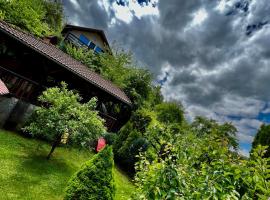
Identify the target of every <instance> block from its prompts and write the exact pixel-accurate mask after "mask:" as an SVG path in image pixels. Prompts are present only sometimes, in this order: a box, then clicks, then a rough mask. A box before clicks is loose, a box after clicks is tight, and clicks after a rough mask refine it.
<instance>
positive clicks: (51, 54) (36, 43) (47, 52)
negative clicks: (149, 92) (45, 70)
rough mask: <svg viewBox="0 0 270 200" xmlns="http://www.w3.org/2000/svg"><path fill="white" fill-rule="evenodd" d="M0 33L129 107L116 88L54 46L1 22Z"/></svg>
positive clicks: (124, 97) (120, 91)
mask: <svg viewBox="0 0 270 200" xmlns="http://www.w3.org/2000/svg"><path fill="white" fill-rule="evenodd" d="M0 32H3V33H5V34H7V35H9V36H10V37H12V38H14V39H16V40H17V41H19V42H20V43H22V44H24V45H26V46H28V47H30V48H31V49H33V50H34V51H36V52H38V53H39V54H41V55H43V56H45V57H47V58H48V59H50V60H52V61H53V62H55V63H57V64H58V65H60V66H62V67H64V68H66V69H67V70H69V71H71V72H73V73H74V74H76V75H78V76H80V77H81V78H83V79H85V80H86V81H88V82H89V83H91V84H93V85H95V86H96V87H98V88H100V89H101V90H103V91H105V92H107V93H109V94H110V95H112V96H114V97H116V98H117V99H119V100H120V101H122V102H124V103H126V104H129V105H131V101H130V99H129V98H128V97H127V95H126V94H125V93H124V92H123V91H122V90H121V89H120V88H118V87H117V86H116V85H114V84H113V83H112V82H110V81H109V80H106V79H104V78H103V77H101V76H100V75H99V74H97V73H95V72H94V71H92V70H90V69H89V68H88V67H86V66H85V65H83V64H82V63H81V62H79V61H77V60H75V59H73V58H72V57H71V56H69V55H68V54H66V53H64V52H63V51H61V50H60V49H58V48H57V47H55V46H54V45H51V44H48V43H46V42H44V41H42V40H41V39H39V38H37V37H35V36H33V35H32V34H29V33H26V32H24V31H22V30H20V29H19V28H17V27H15V26H13V25H11V24H9V23H7V22H4V21H1V20H0Z"/></svg>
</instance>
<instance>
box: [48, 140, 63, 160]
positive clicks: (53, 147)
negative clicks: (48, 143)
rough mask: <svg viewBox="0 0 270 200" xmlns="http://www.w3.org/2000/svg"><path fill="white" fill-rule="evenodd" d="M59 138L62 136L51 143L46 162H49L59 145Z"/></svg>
mask: <svg viewBox="0 0 270 200" xmlns="http://www.w3.org/2000/svg"><path fill="white" fill-rule="evenodd" d="M61 136H62V135H59V136H58V137H57V138H56V140H55V141H54V142H53V144H52V148H51V151H50V153H49V154H48V155H47V160H49V159H50V158H51V155H52V154H53V152H54V150H55V148H56V147H57V146H58V145H59V144H60V141H61Z"/></svg>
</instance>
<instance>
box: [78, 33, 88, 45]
mask: <svg viewBox="0 0 270 200" xmlns="http://www.w3.org/2000/svg"><path fill="white" fill-rule="evenodd" d="M79 39H80V41H81V42H82V43H83V44H85V45H87V46H88V44H89V42H90V41H89V40H88V38H87V37H85V36H84V35H83V34H81V35H80V38H79Z"/></svg>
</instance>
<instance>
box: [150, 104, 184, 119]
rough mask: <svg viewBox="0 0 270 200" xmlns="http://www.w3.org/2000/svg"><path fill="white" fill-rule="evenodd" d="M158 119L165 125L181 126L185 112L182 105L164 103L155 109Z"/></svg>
mask: <svg viewBox="0 0 270 200" xmlns="http://www.w3.org/2000/svg"><path fill="white" fill-rule="evenodd" d="M155 110H156V113H157V119H158V120H159V121H160V122H163V123H165V124H170V123H176V124H181V123H182V122H183V121H184V111H183V107H182V105H181V104H178V103H176V102H163V103H161V104H159V105H157V106H156V107H155Z"/></svg>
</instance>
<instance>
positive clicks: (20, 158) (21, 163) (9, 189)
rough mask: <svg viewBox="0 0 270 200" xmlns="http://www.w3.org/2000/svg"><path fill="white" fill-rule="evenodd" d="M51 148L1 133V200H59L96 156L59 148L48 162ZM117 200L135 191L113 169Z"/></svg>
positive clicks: (116, 170)
mask: <svg viewBox="0 0 270 200" xmlns="http://www.w3.org/2000/svg"><path fill="white" fill-rule="evenodd" d="M49 150H50V146H49V145H48V144H46V143H44V142H41V141H37V140H33V139H27V138H23V137H22V136H20V135H17V134H15V133H12V132H7V131H3V130H0V199H1V200H16V199H20V200H31V199H35V200H36V199H39V200H43V199H44V200H45V199H46V200H56V199H57V200H60V199H63V193H64V189H65V187H66V184H67V181H68V180H69V178H70V177H71V175H72V174H73V173H75V172H76V171H77V170H78V169H79V168H80V166H81V165H82V164H83V163H84V162H85V161H87V160H89V159H90V158H91V157H92V156H93V153H90V152H89V151H84V150H81V151H79V150H78V149H67V148H63V147H58V148H57V149H56V150H55V152H54V154H53V157H52V158H51V160H46V158H45V157H46V155H47V153H48V152H49ZM114 177H115V183H116V200H122V199H123V200H126V199H128V198H129V197H130V195H131V193H132V192H133V191H134V186H133V184H132V183H131V182H130V180H129V179H128V178H127V177H126V176H125V175H124V174H123V173H122V172H121V171H120V170H119V169H118V168H115V169H114Z"/></svg>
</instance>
